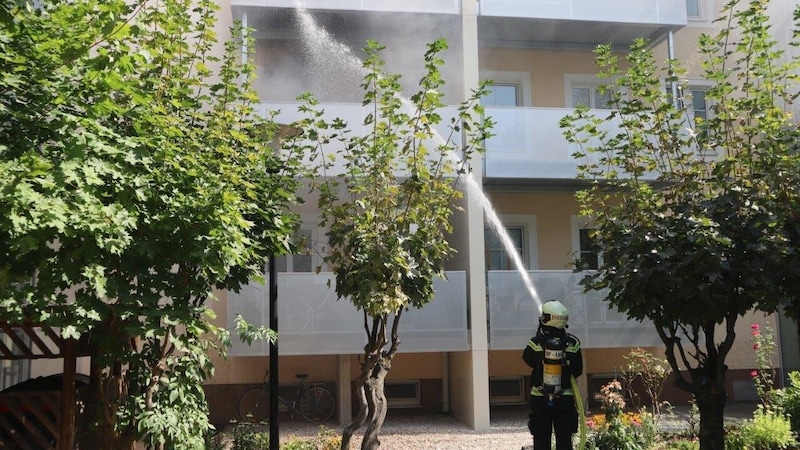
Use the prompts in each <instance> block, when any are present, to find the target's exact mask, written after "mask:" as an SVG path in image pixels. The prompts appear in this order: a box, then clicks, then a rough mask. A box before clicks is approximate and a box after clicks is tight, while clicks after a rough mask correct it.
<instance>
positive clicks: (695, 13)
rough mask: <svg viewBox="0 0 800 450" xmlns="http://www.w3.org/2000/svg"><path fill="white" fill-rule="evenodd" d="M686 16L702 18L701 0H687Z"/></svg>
mask: <svg viewBox="0 0 800 450" xmlns="http://www.w3.org/2000/svg"><path fill="white" fill-rule="evenodd" d="M686 16H687V17H690V18H698V19H699V18H700V17H701V15H700V0H686Z"/></svg>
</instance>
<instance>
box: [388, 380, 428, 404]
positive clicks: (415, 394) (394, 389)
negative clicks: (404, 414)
mask: <svg viewBox="0 0 800 450" xmlns="http://www.w3.org/2000/svg"><path fill="white" fill-rule="evenodd" d="M383 393H384V395H385V396H386V400H387V401H388V402H389V407H390V408H415V407H418V406H421V405H422V403H421V401H420V389H419V380H409V381H387V382H386V384H385V385H384V388H383Z"/></svg>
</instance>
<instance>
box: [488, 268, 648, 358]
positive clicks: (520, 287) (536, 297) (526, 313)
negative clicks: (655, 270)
mask: <svg viewBox="0 0 800 450" xmlns="http://www.w3.org/2000/svg"><path fill="white" fill-rule="evenodd" d="M528 273H529V274H530V276H531V279H532V281H533V284H534V286H535V287H536V292H535V294H533V293H530V292H528V289H526V288H525V285H524V282H523V280H522V277H521V276H520V275H519V273H518V272H516V271H490V272H489V276H488V281H489V286H488V294H489V305H488V307H489V348H490V349H492V350H522V349H523V348H524V347H525V345H526V344H527V342H528V340H530V338H531V337H532V336H533V335H535V334H536V329H537V327H538V323H539V322H538V321H539V313H540V310H541V307H540V304H541V303H543V302H546V301H548V300H558V301H560V302H561V303H563V304H564V305H565V306H566V307H567V309H568V310H569V330H568V331H569V332H570V333H572V334H574V335H575V336H577V337H578V339H580V340H581V345H582V346H583V347H585V348H609V347H612V348H613V347H636V346H640V347H646V346H659V345H663V344H662V342H661V339H660V338H659V337H658V334H657V332H656V330H655V328H654V325H653V323H652V322H650V321H644V322H641V323H640V322H636V321H633V320H628V319H627V318H626V317H625V316H624V315H623V314H620V313H619V312H618V311H616V310H614V309H611V308H610V307H609V305H608V303H606V302H604V301H603V299H604V297H605V296H604V294H603V293H602V292H598V291H593V292H590V293H587V294H584V293H583V288H582V287H581V286H580V285H579V284H578V282H579V281H580V279H581V277H582V275H581V274H579V273H573V272H571V271H530V272H528Z"/></svg>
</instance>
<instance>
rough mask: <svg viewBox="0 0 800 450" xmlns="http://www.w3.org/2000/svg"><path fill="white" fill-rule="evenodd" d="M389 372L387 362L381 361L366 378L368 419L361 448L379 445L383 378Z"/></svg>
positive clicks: (383, 411) (370, 449)
mask: <svg viewBox="0 0 800 450" xmlns="http://www.w3.org/2000/svg"><path fill="white" fill-rule="evenodd" d="M388 372H389V369H388V364H387V363H386V362H384V361H381V363H380V364H378V365H377V366H376V367H375V369H373V373H372V375H371V376H370V378H369V380H367V385H368V386H369V390H368V391H367V393H368V395H367V402H368V403H369V411H370V413H371V414H370V418H369V419H370V420H369V424H368V425H367V430H366V431H365V432H364V440H363V441H362V442H361V450H377V449H378V447H380V445H381V441H380V439H378V435H379V434H380V431H381V427H383V422H384V420H386V412H387V409H388V408H387V404H386V395H385V394H384V391H383V387H384V380H385V379H386V374H387V373H388Z"/></svg>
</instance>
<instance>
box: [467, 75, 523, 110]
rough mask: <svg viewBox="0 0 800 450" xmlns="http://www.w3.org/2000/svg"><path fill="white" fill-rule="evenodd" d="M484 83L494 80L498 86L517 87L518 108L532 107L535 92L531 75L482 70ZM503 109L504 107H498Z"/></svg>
mask: <svg viewBox="0 0 800 450" xmlns="http://www.w3.org/2000/svg"><path fill="white" fill-rule="evenodd" d="M480 77H481V80H482V81H485V80H492V81H494V83H495V84H497V85H514V86H516V87H517V107H530V106H531V98H533V92H532V91H531V73H530V72H524V71H515V70H481V71H480ZM497 108H502V106H497Z"/></svg>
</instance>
